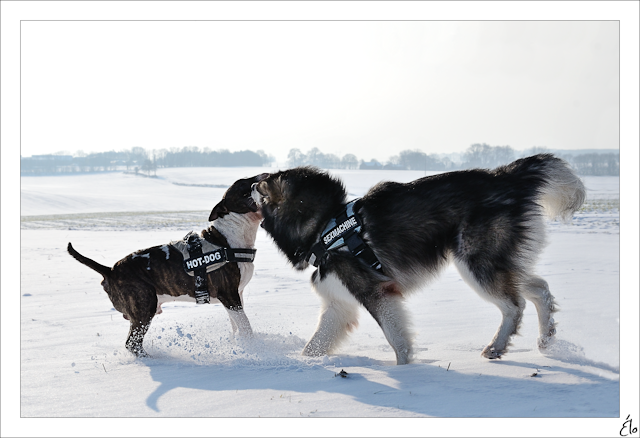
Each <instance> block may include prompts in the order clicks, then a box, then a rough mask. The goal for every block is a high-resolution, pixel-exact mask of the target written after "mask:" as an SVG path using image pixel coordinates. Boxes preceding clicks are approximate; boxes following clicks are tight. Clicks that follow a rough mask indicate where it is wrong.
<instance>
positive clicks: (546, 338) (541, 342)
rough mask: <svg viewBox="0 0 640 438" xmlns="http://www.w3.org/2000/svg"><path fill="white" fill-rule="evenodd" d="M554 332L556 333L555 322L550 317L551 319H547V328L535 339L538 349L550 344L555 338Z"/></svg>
mask: <svg viewBox="0 0 640 438" xmlns="http://www.w3.org/2000/svg"><path fill="white" fill-rule="evenodd" d="M555 334H556V324H555V321H554V320H553V318H551V320H550V321H549V330H548V331H547V333H545V334H544V335H540V337H539V338H538V339H537V341H536V342H537V344H538V349H539V350H544V349H545V348H547V347H549V346H550V345H552V344H553V343H554V342H555V340H556V338H555Z"/></svg>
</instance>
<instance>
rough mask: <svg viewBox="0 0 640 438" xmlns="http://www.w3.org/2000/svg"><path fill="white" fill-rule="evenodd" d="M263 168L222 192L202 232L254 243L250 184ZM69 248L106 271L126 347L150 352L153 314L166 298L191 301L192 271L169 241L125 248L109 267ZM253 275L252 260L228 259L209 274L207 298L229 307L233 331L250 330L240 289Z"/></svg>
mask: <svg viewBox="0 0 640 438" xmlns="http://www.w3.org/2000/svg"><path fill="white" fill-rule="evenodd" d="M267 176H268V175H267V174H262V175H257V176H254V177H252V178H245V179H240V180H238V181H236V182H235V183H233V185H232V186H231V187H229V189H228V190H227V191H226V192H225V194H224V196H223V198H222V200H221V201H220V202H219V203H218V204H217V205H216V206H215V207H214V208H213V211H212V212H211V215H210V216H209V220H210V221H214V222H213V223H212V224H211V225H210V226H209V228H207V229H206V230H203V231H202V233H201V236H202V237H203V238H204V239H206V240H208V241H209V242H211V243H212V244H214V245H217V246H220V247H226V248H253V245H254V243H255V239H256V233H257V231H258V226H259V224H260V220H261V219H262V215H261V213H260V211H259V210H258V208H257V206H256V204H255V202H254V200H253V199H252V198H251V185H252V184H254V183H256V182H259V181H261V180H263V179H264V178H266V177H267ZM67 250H68V251H69V254H71V255H72V256H73V258H75V259H76V260H78V261H79V262H80V263H82V264H84V265H86V266H88V267H90V268H91V269H93V270H94V271H96V272H98V273H99V274H101V275H102V276H103V277H104V280H103V281H102V283H101V284H102V286H103V288H104V290H105V291H106V292H107V295H109V299H110V300H111V302H112V303H113V307H115V309H116V310H117V311H119V312H122V314H123V316H124V318H125V319H128V320H129V321H130V323H131V326H130V329H129V336H128V337H127V342H126V347H127V349H128V350H129V351H130V352H132V353H134V354H135V355H137V356H143V357H145V356H148V354H147V353H146V351H145V350H144V348H143V347H142V341H143V339H144V335H145V334H146V333H147V330H148V329H149V325H150V324H151V320H152V319H153V317H154V316H155V315H156V314H159V313H162V309H161V307H160V306H161V305H162V304H163V303H165V302H168V301H175V300H180V301H190V302H195V277H193V276H190V275H189V274H187V273H186V272H185V270H184V268H183V257H182V254H181V253H180V251H178V250H177V249H176V248H174V247H173V246H172V245H160V246H154V247H151V248H148V249H142V250H139V251H136V252H134V253H132V254H129V255H128V256H126V257H125V258H123V259H122V260H120V261H118V262H117V263H116V264H115V265H114V266H113V268H109V267H108V266H104V265H101V264H100V263H97V262H95V261H93V260H91V259H89V258H87V257H85V256H83V255H81V254H80V253H78V252H77V251H76V250H75V249H74V248H73V247H72V246H71V243H69V245H68V247H67ZM252 275H253V263H250V262H242V263H235V262H230V263H226V264H225V265H223V266H222V267H221V268H220V269H217V270H215V271H212V272H209V273H208V274H207V281H208V289H209V295H210V296H211V302H212V303H215V302H220V303H222V305H223V306H224V307H225V308H226V309H227V312H228V313H229V317H230V319H231V326H232V329H233V332H234V333H235V332H236V331H239V333H240V335H251V334H252V331H251V325H250V324H249V320H248V318H247V316H246V315H245V313H244V311H243V299H242V292H243V290H244V287H245V286H246V285H247V283H248V282H249V280H250V279H251V276H252Z"/></svg>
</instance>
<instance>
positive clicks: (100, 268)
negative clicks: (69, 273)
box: [67, 242, 111, 280]
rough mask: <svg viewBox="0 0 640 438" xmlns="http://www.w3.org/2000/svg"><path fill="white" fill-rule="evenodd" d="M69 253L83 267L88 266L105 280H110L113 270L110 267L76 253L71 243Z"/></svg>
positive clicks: (68, 247) (68, 246)
mask: <svg viewBox="0 0 640 438" xmlns="http://www.w3.org/2000/svg"><path fill="white" fill-rule="evenodd" d="M67 251H68V252H69V254H71V256H72V257H73V258H74V259H76V260H77V261H79V262H80V263H82V264H83V265H86V266H88V267H90V268H91V269H93V270H94V271H96V272H97V273H98V274H101V275H102V276H103V277H104V279H105V280H107V279H109V276H110V274H111V268H110V267H108V266H104V265H101V264H100V263H98V262H95V261H93V260H91V259H90V258H88V257H85V256H83V255H82V254H80V253H79V252H78V251H76V250H75V249H74V248H73V246H71V242H69V245H67Z"/></svg>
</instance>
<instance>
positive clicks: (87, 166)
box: [20, 146, 273, 175]
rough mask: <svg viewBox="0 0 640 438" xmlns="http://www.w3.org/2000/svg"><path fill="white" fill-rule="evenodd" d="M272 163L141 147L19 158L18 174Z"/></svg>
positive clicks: (257, 157) (262, 156)
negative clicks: (150, 149)
mask: <svg viewBox="0 0 640 438" xmlns="http://www.w3.org/2000/svg"><path fill="white" fill-rule="evenodd" d="M272 161H273V157H270V156H268V155H267V154H266V153H265V152H264V151H257V152H253V151H248V150H247V151H238V152H230V151H228V150H226V149H222V150H218V151H212V150H210V149H208V148H205V149H204V150H200V149H199V148H198V147H195V146H191V147H189V146H187V147H183V148H182V149H179V148H172V149H170V150H167V149H160V150H152V151H147V150H145V149H143V148H141V147H134V148H131V149H129V150H123V151H119V152H115V151H109V152H96V153H90V154H85V153H84V152H82V151H78V152H77V153H76V155H67V154H63V153H59V154H53V155H34V156H31V157H21V159H20V174H21V175H51V174H65V173H78V172H108V171H115V170H124V171H130V172H135V173H138V172H143V173H146V174H147V175H150V174H151V173H152V172H153V173H154V174H155V171H156V170H157V169H158V168H162V167H236V166H258V167H259V166H264V165H267V164H269V163H270V162H272Z"/></svg>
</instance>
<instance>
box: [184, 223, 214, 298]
mask: <svg viewBox="0 0 640 438" xmlns="http://www.w3.org/2000/svg"><path fill="white" fill-rule="evenodd" d="M185 240H186V242H187V249H188V250H189V256H190V257H191V258H192V259H193V258H198V257H202V255H203V254H202V242H200V238H199V236H198V235H197V234H195V233H189V234H187V235H186V236H185ZM193 276H194V279H195V296H196V304H208V303H209V302H210V296H209V289H207V267H206V266H205V265H200V266H199V267H197V268H196V269H194V270H193Z"/></svg>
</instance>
